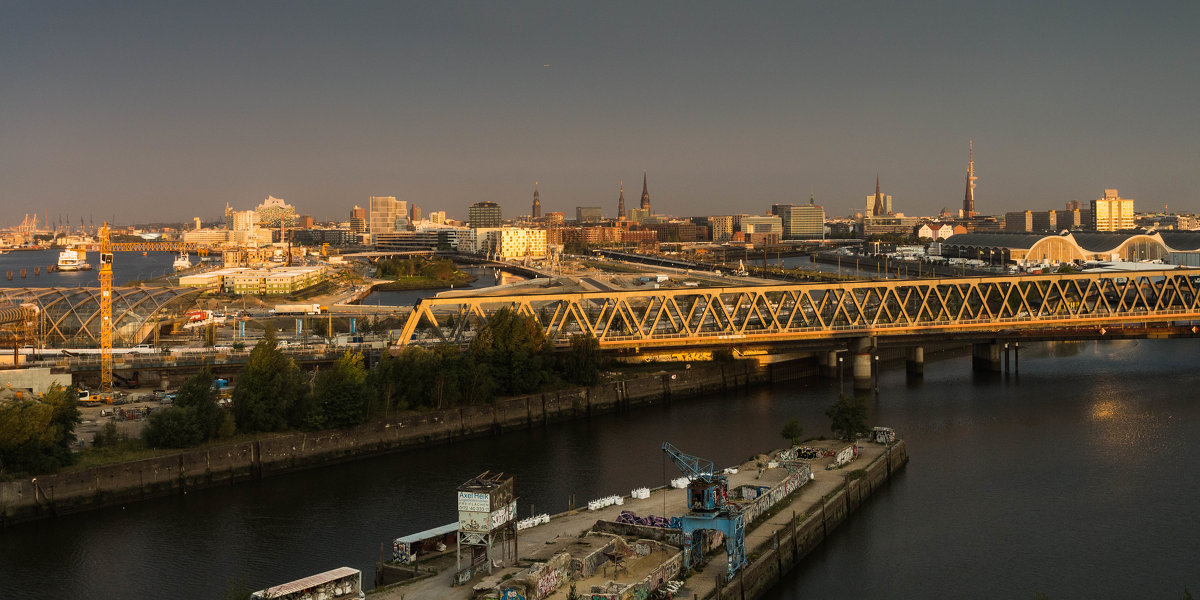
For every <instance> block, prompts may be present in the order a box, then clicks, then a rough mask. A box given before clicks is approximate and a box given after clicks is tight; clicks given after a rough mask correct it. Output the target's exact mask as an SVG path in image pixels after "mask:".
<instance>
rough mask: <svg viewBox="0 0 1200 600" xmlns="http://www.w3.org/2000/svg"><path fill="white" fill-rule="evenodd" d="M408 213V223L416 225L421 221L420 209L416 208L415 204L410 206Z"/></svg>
mask: <svg viewBox="0 0 1200 600" xmlns="http://www.w3.org/2000/svg"><path fill="white" fill-rule="evenodd" d="M408 212H409V222H410V223H416V222H417V221H420V220H421V216H422V215H421V207H420V206H417V205H416V204H414V205H412V209H410V210H409V211H408Z"/></svg>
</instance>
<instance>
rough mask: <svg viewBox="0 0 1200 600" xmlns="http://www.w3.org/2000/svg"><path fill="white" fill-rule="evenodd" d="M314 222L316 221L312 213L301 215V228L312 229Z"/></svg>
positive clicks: (299, 223)
mask: <svg viewBox="0 0 1200 600" xmlns="http://www.w3.org/2000/svg"><path fill="white" fill-rule="evenodd" d="M313 223H314V221H313V218H312V215H303V216H301V217H300V220H299V222H298V226H299V227H300V229H312V227H313Z"/></svg>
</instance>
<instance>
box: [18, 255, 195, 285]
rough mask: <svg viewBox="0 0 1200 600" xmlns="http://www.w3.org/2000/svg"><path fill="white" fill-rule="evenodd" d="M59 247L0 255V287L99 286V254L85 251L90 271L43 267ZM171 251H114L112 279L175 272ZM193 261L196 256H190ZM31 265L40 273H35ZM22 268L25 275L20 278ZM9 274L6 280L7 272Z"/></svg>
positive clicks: (121, 281)
mask: <svg viewBox="0 0 1200 600" xmlns="http://www.w3.org/2000/svg"><path fill="white" fill-rule="evenodd" d="M58 253H59V251H58V250H14V251H12V252H7V253H5V254H0V287H99V286H100V281H99V280H98V279H97V276H98V275H99V273H100V253H99V252H88V253H87V261H88V263H89V264H91V265H92V270H91V271H69V272H61V273H50V272H48V271H47V270H46V269H47V267H49V266H50V265H55V264H58ZM175 257H176V254H175V253H174V252H147V253H146V255H145V256H142V253H141V252H117V253H115V254H114V256H113V282H114V283H116V284H117V285H125V284H126V283H129V282H130V281H135V280H137V281H140V280H145V279H153V278H155V277H161V276H163V275H170V274H171V273H174V272H175V269H174V267H173V264H174V262H175ZM191 260H192V264H196V263H197V262H198V261H199V258H197V257H195V256H192V257H191ZM34 268H40V269H41V273H40V274H38V275H34V272H33V270H34ZM21 269H25V278H24V279H22V278H21ZM9 272H11V273H12V280H11V281H9V279H8V273H9Z"/></svg>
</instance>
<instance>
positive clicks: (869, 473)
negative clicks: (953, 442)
mask: <svg viewBox="0 0 1200 600" xmlns="http://www.w3.org/2000/svg"><path fill="white" fill-rule="evenodd" d="M907 462H908V450H907V447H906V445H905V443H904V441H903V440H901V441H898V442H896V443H895V444H893V445H892V446H891V447H890V448H888V451H887V452H885V453H884V454H882V455H881V456H879V457H878V458H877V459H875V461H874V462H872V463H871V464H870V465H868V466H867V467H866V468H865V469H864V470H863V471H864V472H862V476H861V477H858V478H857V479H852V478H851V477H852V476H851V473H857V471H854V470H851V471H847V472H846V473H844V477H845V482H844V483H843V484H842V485H841V486H840V487H839V488H838V489H837V491H836V492H834V493H831V494H829V495H827V496H826V497H825V498H824V499H823V500H822V501H821V502H819V503H817V504H816V505H815V507H814V508H813V509H810V510H809V512H808V513H806V514H802V515H795V517H794V518H792V519H789V520H788V522H787V524H786V525H784V526H782V527H780V528H779V529H777V530H776V531H775V535H774V536H772V539H771V540H770V541H768V542H767V543H765V544H762V545H760V546H759V547H756V548H747V549H746V551H747V556H749V557H750V564H749V565H747V566H746V568H744V569H742V570H741V571H740V572H738V574H737V576H735V577H734V578H733V579H732V580H730V581H728V582H721V581H719V580H718V582H717V586H716V589H714V590H713V591H712V592H711V593H710V594H708V595H707V596H705V599H706V600H756V599H758V598H761V597H762V596H763V595H765V594H766V593H767V591H768V590H770V589H771V588H773V587H774V586H775V585H776V584H778V583H779V580H780V579H782V578H783V576H784V575H786V574H787V573H788V572H790V571H791V570H792V569H793V568H795V567H796V565H798V564H799V563H800V561H801V560H803V559H804V557H805V556H807V555H808V553H810V552H812V551H813V549H814V548H816V547H817V546H818V545H819V544H821V542H823V541H824V540H825V538H827V537H828V536H829V535H830V534H831V533H832V532H833V531H834V530H835V529H837V528H838V526H839V525H841V524H842V523H844V522H846V520H847V519H848V518H849V517H850V515H851V514H852V513H854V511H856V510H858V509H859V507H861V506H862V505H863V503H864V502H866V501H867V500H868V499H869V498H870V497H871V495H872V494H874V493H875V490H877V489H879V488H880V487H881V486H883V485H884V484H886V483H887V481H888V479H889V478H890V477H891V476H892V474H893V473H896V472H897V471H899V470H900V469H901V468H903V467H904V465H905V464H906V463H907Z"/></svg>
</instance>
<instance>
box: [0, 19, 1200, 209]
mask: <svg viewBox="0 0 1200 600" xmlns="http://www.w3.org/2000/svg"><path fill="white" fill-rule="evenodd" d="M1197 26H1200V3H1197V2H1193V1H1178V2H1136V3H1135V2H1104V1H1089V2H1082V1H1078V2H1072V1H1064V2H1042V1H1037V2H1025V1H1021V0H1014V1H1008V2H987V3H975V2H966V1H948V2H916V1H914V2H867V1H862V2H816V1H814V2H795V1H791V2H780V3H749V2H747V3H732V2H724V3H706V2H698V1H693V2H677V3H675V2H618V1H614V2H544V3H527V2H473V3H453V2H420V3H418V2H412V3H406V2H378V3H374V2H365V1H361V2H333V1H329V2H302V1H288V2H268V1H254V2H244V1H243V2H216V1H205V2H160V1H154V2H134V1H128V0H126V1H121V2H61V1H53V0H33V1H21V2H12V1H8V0H0V225H10V224H15V223H17V222H19V221H20V219H21V218H22V216H23V215H24V213H26V212H33V211H37V212H39V213H43V212H49V214H50V216H51V219H54V218H56V216H57V215H63V216H64V217H65V216H66V215H70V219H71V221H72V222H74V223H78V221H79V217H81V216H83V217H85V218H89V219H94V220H95V221H96V222H97V223H99V222H100V221H101V220H102V219H114V218H115V220H116V222H118V223H135V222H150V221H184V220H190V219H191V218H192V217H196V216H199V217H201V218H203V219H206V220H209V219H215V218H217V217H218V215H220V214H221V212H222V210H223V208H224V206H225V203H226V202H228V203H230V204H232V205H233V206H234V207H235V208H238V209H248V208H251V207H252V206H253V205H255V204H258V203H259V202H261V201H262V199H264V198H266V197H267V195H269V194H270V195H274V196H276V197H281V198H284V199H286V200H287V201H288V202H290V203H292V204H294V205H295V206H296V207H297V210H298V211H299V212H300V213H302V214H311V215H313V216H314V217H316V218H317V219H319V220H320V219H335V218H336V219H346V218H347V217H348V213H349V210H350V208H351V207H352V206H353V205H355V204H358V205H360V206H365V205H366V202H367V198H368V197H369V196H371V195H388V196H396V197H397V198H399V199H402V200H407V201H408V202H409V203H410V204H412V203H415V204H417V205H419V206H420V207H421V208H422V209H423V210H424V211H425V212H429V211H432V210H445V211H446V212H447V213H448V215H449V216H451V217H458V218H465V217H466V212H467V211H466V208H467V206H468V205H469V204H470V203H472V202H475V201H479V200H491V201H495V202H499V203H500V204H501V206H502V207H503V210H504V214H505V216H506V217H508V216H516V215H520V214H528V213H529V212H530V204H531V202H532V195H533V188H534V182H535V181H537V182H540V183H539V187H540V192H541V200H542V206H543V211H546V212H549V211H562V212H566V213H567V214H568V215H570V216H573V215H574V209H575V207H576V206H601V207H603V208H604V211H605V214H606V216H613V214H614V213H615V212H616V202H617V194H618V186H619V185H620V183H621V182H622V181H623V182H624V184H625V187H626V205H627V206H635V205H636V203H637V201H638V198H639V197H640V193H641V189H640V184H641V177H642V172H643V169H644V170H646V172H647V173H648V177H649V184H650V194H651V199H652V202H653V207H654V209H655V211H656V212H660V213H664V214H674V215H680V216H691V215H706V214H734V213H750V214H755V213H758V214H761V213H763V212H765V211H767V210H768V209H769V207H770V205H771V204H774V203H799V202H807V200H808V198H809V194H810V190H811V192H812V193H813V194H815V197H816V200H817V202H818V203H819V204H821V205H823V206H825V208H826V211H827V213H828V214H830V215H846V214H851V213H853V212H855V211H861V210H862V209H863V206H864V199H865V197H866V195H867V194H871V193H874V189H875V188H874V186H875V177H876V175H878V176H879V178H880V180H881V182H882V187H883V191H884V193H886V194H891V195H892V196H893V197H894V200H893V203H894V209H895V210H896V211H898V212H904V213H906V214H908V215H921V214H933V213H936V212H937V211H938V210H940V209H941V208H942V207H949V208H951V209H952V210H954V209H957V208H958V207H960V206H961V204H962V197H963V190H964V187H965V174H966V167H967V145H968V142H969V140H974V145H975V161H976V174H977V175H978V176H979V181H978V187H977V189H976V208H977V210H978V211H979V212H981V213H984V214H997V213H1003V212H1005V211H1009V210H1025V209H1032V210H1047V209H1057V208H1062V207H1063V206H1064V204H1065V203H1066V202H1067V201H1070V200H1084V201H1086V200H1091V199H1095V198H1098V197H1100V196H1102V193H1103V190H1104V189H1105V188H1117V189H1119V190H1120V192H1121V195H1122V196H1123V197H1127V198H1133V199H1134V200H1135V201H1136V207H1137V209H1138V210H1139V211H1148V210H1162V206H1163V205H1164V204H1166V205H1169V206H1170V209H1171V210H1173V211H1187V212H1193V211H1200V191H1198V190H1200V168H1198V167H1200V115H1198V113H1197V110H1196V109H1197V106H1200V36H1197V35H1196V34H1195V30H1196V28H1197Z"/></svg>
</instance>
